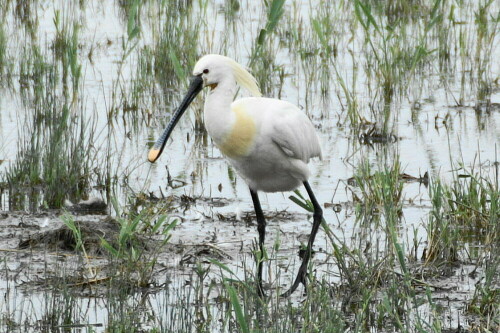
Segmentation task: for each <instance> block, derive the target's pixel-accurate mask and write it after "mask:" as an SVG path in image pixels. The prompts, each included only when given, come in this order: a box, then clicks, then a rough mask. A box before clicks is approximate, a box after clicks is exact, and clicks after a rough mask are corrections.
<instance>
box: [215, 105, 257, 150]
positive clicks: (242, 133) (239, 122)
mask: <svg viewBox="0 0 500 333" xmlns="http://www.w3.org/2000/svg"><path fill="white" fill-rule="evenodd" d="M232 111H233V112H234V114H235V116H236V121H235V122H234V124H233V128H232V129H231V130H230V131H229V133H228V135H227V136H226V138H225V139H224V141H223V142H222V144H220V145H218V146H219V149H220V150H221V151H222V153H223V154H224V155H226V156H227V157H232V158H234V157H240V156H245V155H247V154H248V152H249V150H250V148H251V146H252V144H253V141H254V137H255V131H256V127H255V122H254V120H253V119H252V117H250V116H249V115H248V113H247V112H246V111H245V108H244V106H242V105H236V106H233V107H232Z"/></svg>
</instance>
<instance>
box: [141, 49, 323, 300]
mask: <svg viewBox="0 0 500 333" xmlns="http://www.w3.org/2000/svg"><path fill="white" fill-rule="evenodd" d="M237 85H240V86H241V87H243V88H245V89H247V90H248V91H249V92H250V93H251V94H252V95H253V96H254V97H248V98H241V99H238V100H236V101H233V100H234V96H235V94H236V92H237ZM203 87H210V91H209V93H208V94H207V96H206V100H205V108H204V120H205V127H206V129H207V131H208V134H209V135H210V137H211V138H212V139H213V141H214V142H215V144H216V145H217V147H219V149H220V150H221V152H222V153H223V154H224V155H225V156H226V157H227V159H228V160H229V162H230V163H231V164H232V165H233V166H234V168H235V169H236V171H237V172H238V174H239V175H240V176H241V177H242V178H243V179H244V180H245V181H246V183H247V184H248V186H249V188H250V193H251V195H252V200H253V203H254V207H255V212H256V215H257V222H258V231H259V244H260V250H261V254H263V253H264V252H265V250H264V240H265V226H266V221H265V218H264V214H263V212H262V209H261V207H260V201H259V198H258V194H257V192H258V191H264V192H278V191H280V192H281V191H290V190H293V189H296V188H297V187H298V186H300V185H301V184H303V185H304V186H305V188H306V190H307V192H308V194H309V197H310V199H311V202H312V204H313V206H314V223H313V228H312V232H311V235H310V237H309V242H308V249H307V251H306V254H305V256H304V258H303V261H302V265H301V267H300V269H299V272H298V274H297V278H296V279H295V282H294V284H293V285H292V287H291V288H290V290H288V291H287V292H286V293H285V294H284V295H285V296H288V295H290V294H291V293H292V292H293V291H294V290H295V289H296V288H297V286H298V285H299V284H300V283H303V284H304V285H305V283H306V273H307V264H308V262H309V259H310V256H311V248H312V245H313V242H314V238H315V236H316V232H317V230H318V228H319V225H320V223H321V220H322V210H321V207H320V206H319V204H318V202H317V201H316V198H315V197H314V194H313V192H312V189H311V187H310V186H309V183H308V182H307V180H308V178H309V169H308V166H307V164H308V162H309V160H310V159H311V158H314V157H318V158H321V147H320V144H319V140H318V136H317V134H316V132H315V130H314V126H313V124H312V123H311V121H310V120H309V118H308V117H307V116H306V115H305V114H304V113H303V112H302V111H301V110H300V109H298V108H297V107H296V106H295V105H293V104H291V103H289V102H286V101H282V100H278V99H272V98H264V97H260V96H261V93H260V91H259V88H258V86H257V83H256V80H255V78H254V77H253V76H252V75H251V74H250V73H249V72H248V71H247V70H245V69H244V68H243V67H242V66H240V65H239V64H238V63H236V62H235V61H234V60H232V59H230V58H228V57H225V56H221V55H214V54H211V55H206V56H204V57H202V58H201V59H200V60H199V61H198V62H197V63H196V65H195V67H194V70H193V79H192V81H191V85H190V87H189V91H188V93H187V94H186V97H185V98H184V100H183V101H182V102H181V105H180V106H179V108H178V109H177V111H176V113H175V114H174V115H173V117H172V120H171V121H170V124H169V125H168V127H167V129H166V130H165V132H164V134H163V135H162V136H161V137H160V138H159V139H158V141H157V142H156V144H155V145H154V147H153V148H152V149H151V150H150V152H149V155H148V158H149V160H150V161H151V162H154V161H156V159H157V158H158V157H159V156H160V154H161V152H162V151H163V148H164V146H165V143H166V142H167V139H168V137H169V136H170V133H171V132H172V130H173V128H174V127H175V125H176V124H177V121H178V120H179V118H180V117H181V116H182V114H183V113H184V111H185V110H186V109H187V107H188V105H189V103H191V101H192V100H193V99H194V97H195V96H196V95H197V94H198V93H199V92H200V91H201V89H202V88H203ZM261 258H262V256H261ZM257 270H258V274H257V282H258V291H259V293H260V294H261V295H262V294H264V292H263V287H262V282H261V281H262V260H259V261H258V262H257Z"/></svg>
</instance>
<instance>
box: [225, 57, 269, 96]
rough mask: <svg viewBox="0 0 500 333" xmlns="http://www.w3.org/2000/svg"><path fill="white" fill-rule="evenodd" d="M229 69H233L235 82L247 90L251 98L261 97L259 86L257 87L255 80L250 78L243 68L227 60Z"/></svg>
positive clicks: (250, 75)
mask: <svg viewBox="0 0 500 333" xmlns="http://www.w3.org/2000/svg"><path fill="white" fill-rule="evenodd" d="M227 59H228V62H229V64H230V65H231V68H232V69H233V74H234V78H235V80H236V82H237V83H238V84H239V85H240V86H242V87H243V88H245V89H247V90H248V91H249V92H250V93H251V94H252V96H254V97H261V96H262V94H261V92H260V89H259V86H258V85H257V80H256V79H255V77H253V76H252V74H250V73H249V72H248V71H247V70H246V69H245V68H244V67H243V66H241V65H240V64H238V63H237V62H236V61H234V60H232V59H230V58H227Z"/></svg>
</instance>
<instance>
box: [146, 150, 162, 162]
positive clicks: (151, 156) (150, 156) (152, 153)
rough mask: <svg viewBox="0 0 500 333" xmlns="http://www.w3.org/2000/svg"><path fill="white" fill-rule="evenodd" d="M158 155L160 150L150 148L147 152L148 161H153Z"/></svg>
mask: <svg viewBox="0 0 500 333" xmlns="http://www.w3.org/2000/svg"><path fill="white" fill-rule="evenodd" d="M159 156H160V150H159V149H155V148H152V149H151V150H150V151H149V153H148V160H149V162H151V163H154V162H155V161H156V160H157V159H158V157H159Z"/></svg>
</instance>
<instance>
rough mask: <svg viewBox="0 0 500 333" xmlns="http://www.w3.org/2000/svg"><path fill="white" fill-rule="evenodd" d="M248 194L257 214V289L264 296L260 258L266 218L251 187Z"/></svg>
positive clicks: (262, 255)
mask: <svg viewBox="0 0 500 333" xmlns="http://www.w3.org/2000/svg"><path fill="white" fill-rule="evenodd" d="M250 194H251V195H252V201H253V207H254V209H255V215H256V216H257V231H258V232H259V249H260V258H257V291H258V293H259V295H260V296H265V293H264V289H263V288H262V260H263V257H264V241H265V239H266V219H265V217H264V213H263V212H262V207H260V201H259V195H258V194H257V192H256V191H254V190H252V189H250Z"/></svg>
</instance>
